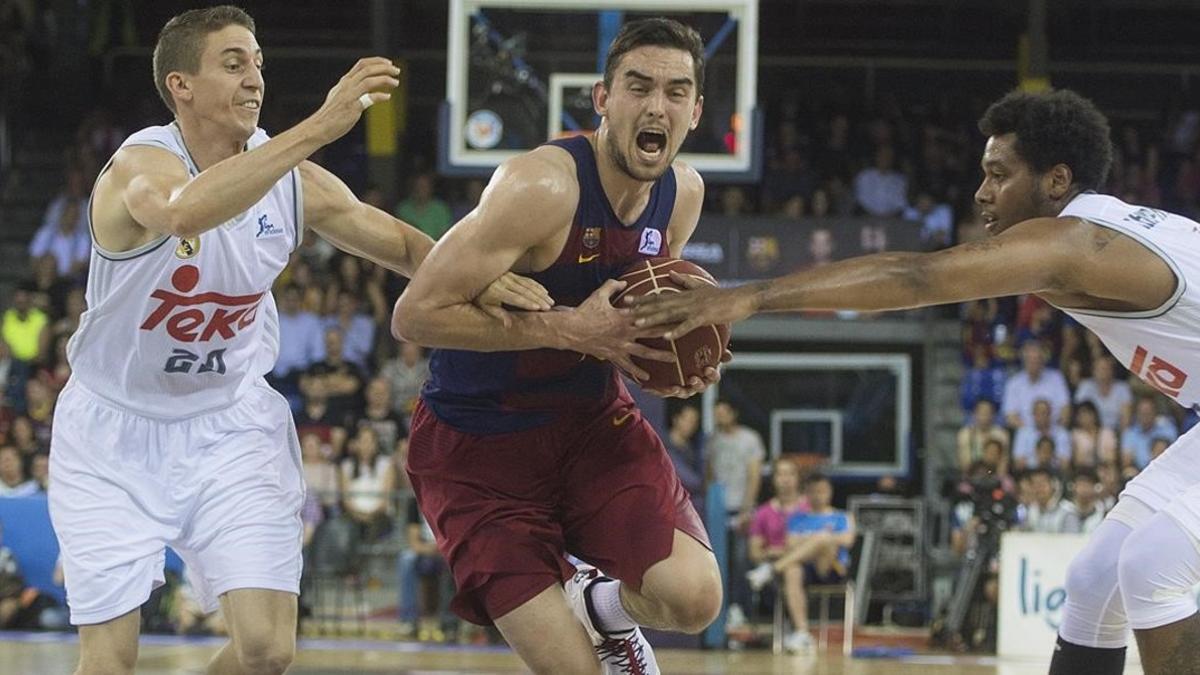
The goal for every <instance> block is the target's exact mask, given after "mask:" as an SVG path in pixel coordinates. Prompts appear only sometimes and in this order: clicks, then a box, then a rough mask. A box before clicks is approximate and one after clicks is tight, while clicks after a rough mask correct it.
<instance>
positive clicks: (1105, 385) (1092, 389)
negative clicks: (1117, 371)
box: [1075, 356, 1133, 431]
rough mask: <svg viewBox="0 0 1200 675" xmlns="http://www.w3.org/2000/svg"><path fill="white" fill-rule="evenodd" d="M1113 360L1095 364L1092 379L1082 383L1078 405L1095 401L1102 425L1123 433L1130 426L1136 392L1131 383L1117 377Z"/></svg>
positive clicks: (1102, 359)
mask: <svg viewBox="0 0 1200 675" xmlns="http://www.w3.org/2000/svg"><path fill="white" fill-rule="evenodd" d="M1114 367H1115V364H1114V363H1113V360H1112V357H1111V356H1103V357H1101V358H1099V359H1096V361H1095V362H1094V363H1093V364H1092V376H1091V377H1089V378H1087V379H1085V380H1084V381H1083V382H1081V383H1079V388H1078V389H1076V390H1075V402H1076V403H1082V402H1084V401H1091V402H1092V403H1093V404H1095V406H1096V411H1097V412H1098V413H1100V425H1101V426H1103V427H1105V428H1107V429H1112V430H1114V431H1119V430H1121V429H1124V428H1125V427H1127V426H1129V419H1130V417H1132V414H1133V392H1132V391H1131V390H1130V389H1129V383H1128V382H1122V381H1121V380H1118V379H1115V378H1114V377H1113V369H1114Z"/></svg>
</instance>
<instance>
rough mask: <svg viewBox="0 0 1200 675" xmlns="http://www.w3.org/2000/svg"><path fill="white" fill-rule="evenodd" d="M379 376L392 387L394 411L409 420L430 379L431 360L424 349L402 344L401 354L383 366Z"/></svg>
mask: <svg viewBox="0 0 1200 675" xmlns="http://www.w3.org/2000/svg"><path fill="white" fill-rule="evenodd" d="M379 376H380V377H382V378H383V379H385V380H387V382H388V384H389V385H390V386H391V389H392V395H391V399H392V409H393V410H395V411H396V412H398V413H400V414H401V415H404V418H405V419H406V420H407V419H408V418H409V416H411V415H412V411H413V408H414V407H416V405H417V398H418V397H419V396H420V395H421V387H422V386H424V384H425V380H426V379H427V378H428V377H429V359H428V358H426V356H425V350H424V348H423V347H421V345H418V344H415V343H412V342H401V343H400V353H399V354H398V355H396V357H395V358H392V359H388V361H387V362H385V363H384V364H383V368H381V369H380V370H379Z"/></svg>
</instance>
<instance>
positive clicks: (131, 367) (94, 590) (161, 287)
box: [49, 5, 550, 675]
mask: <svg viewBox="0 0 1200 675" xmlns="http://www.w3.org/2000/svg"><path fill="white" fill-rule="evenodd" d="M254 31H255V24H254V20H253V19H252V18H251V17H250V16H249V15H248V14H246V13H245V11H243V10H241V9H239V8H236V7H231V6H228V5H225V6H216V7H207V8H204V9H195V10H189V11H186V12H184V13H182V14H180V15H178V16H175V17H173V18H172V19H171V20H170V21H168V22H167V24H166V25H165V26H164V27H163V29H162V31H161V33H160V35H159V38H158V41H157V44H156V46H155V51H154V55H153V59H152V61H153V71H154V80H155V86H156V89H157V90H158V93H159V96H160V97H161V98H162V100H163V102H164V104H165V105H166V106H167V108H168V109H169V110H170V112H171V113H172V114H173V116H174V118H175V119H174V121H173V122H172V123H171V124H169V125H162V126H151V127H147V128H145V129H142V130H140V131H137V132H135V133H134V134H132V135H131V136H130V137H129V138H128V139H126V140H125V141H124V142H123V143H122V144H121V147H120V148H119V149H118V150H117V151H116V153H115V154H114V155H113V157H112V159H111V160H110V161H109V162H108V163H107V164H106V165H105V167H104V169H102V170H101V172H100V176H99V178H98V179H97V181H96V185H95V187H94V189H93V192H92V201H91V207H90V209H89V217H90V221H91V232H92V236H93V242H92V243H93V246H92V256H91V261H90V264H89V269H88V282H87V301H88V309H87V311H86V312H84V314H83V316H82V317H81V319H80V326H79V329H78V330H77V331H76V332H75V334H74V336H73V337H72V339H71V342H70V344H69V346H68V361H69V363H70V366H71V376H70V380H69V381H68V383H67V385H66V387H64V389H63V391H62V393H61V394H60V395H59V397H58V402H57V405H56V408H55V412H54V417H55V421H54V424H53V427H52V439H51V453H50V490H49V507H50V518H51V522H52V523H53V525H54V530H55V534H56V536H57V538H58V542H59V546H60V549H61V551H62V553H63V569H64V573H65V576H66V585H67V598H68V606H69V609H70V615H71V616H70V620H71V623H73V624H75V625H78V626H79V668H78V670H77V673H78V674H79V675H94V674H97V673H105V674H117V675H125V674H128V673H132V672H133V669H134V664H135V662H136V660H137V651H138V630H139V627H140V624H141V621H140V611H139V607H140V606H141V605H142V604H143V603H144V602H145V601H146V599H147V597H148V596H149V594H150V591H151V589H153V588H154V587H155V586H156V585H158V584H161V583H162V569H163V559H164V558H163V556H164V555H165V551H166V548H167V546H168V545H169V546H170V547H171V548H173V549H174V550H175V551H176V552H178V553H179V554H180V557H182V558H183V559H184V562H185V564H186V569H187V572H188V575H189V578H190V580H191V582H192V584H193V585H194V587H195V588H196V591H197V595H198V598H199V599H200V601H201V604H202V606H203V608H204V610H205V611H214V610H216V609H217V607H220V608H221V610H222V612H223V613H224V616H225V618H226V619H227V621H228V624H229V628H230V636H231V640H230V641H229V642H227V643H226V644H225V645H224V646H223V647H221V648H220V650H219V651H218V652H217V654H216V655H215V657H214V658H213V660H212V662H211V663H210V665H209V672H210V673H213V674H214V675H215V674H218V673H219V674H221V675H227V674H228V675H241V674H249V673H254V674H255V675H264V674H271V675H274V674H277V673H282V672H283V671H284V670H286V669H287V667H288V665H289V664H290V663H291V661H292V659H293V655H294V653H295V638H296V614H297V606H296V598H297V595H298V593H299V586H300V571H301V550H300V549H301V542H302V537H303V523H302V520H301V516H300V511H301V506H302V504H303V499H304V486H303V478H302V471H301V462H300V449H299V441H298V440H297V438H296V429H295V426H294V424H293V421H292V414H291V411H290V409H289V408H288V405H287V402H286V401H285V400H284V398H283V397H282V396H280V395H279V394H278V393H277V392H275V391H274V390H273V389H271V388H270V387H269V386H268V385H267V384H266V382H265V379H264V376H265V375H266V374H267V373H268V372H270V370H271V368H272V367H273V366H274V362H275V358H276V356H277V354H278V345H279V323H278V313H277V310H276V305H275V301H274V297H273V295H272V294H271V287H272V286H273V285H274V283H275V281H276V279H277V278H278V276H279V274H280V273H281V272H282V271H283V268H284V266H285V265H286V264H287V263H288V261H289V260H290V259H291V257H292V254H293V253H294V252H295V249H296V247H297V246H298V245H299V244H300V241H301V239H302V237H303V229H304V227H309V228H311V229H313V230H315V231H316V232H317V233H319V234H321V235H322V236H324V237H326V238H328V239H330V240H331V241H332V242H333V243H334V244H335V245H337V246H338V247H340V248H342V249H344V250H347V251H350V252H354V253H355V254H357V255H361V256H365V257H368V258H370V259H372V260H374V261H375V262H377V263H379V264H381V265H384V266H386V267H388V268H389V269H391V270H393V271H395V272H397V273H400V274H403V275H405V276H411V275H412V274H413V273H414V272H415V270H416V268H417V267H418V266H419V265H420V264H421V263H422V262H423V261H424V260H425V257H426V256H427V255H428V253H429V251H430V250H431V249H432V248H433V241H432V240H430V239H429V238H428V237H426V236H425V235H424V234H422V233H420V232H419V231H417V230H416V229H415V228H413V227H411V226H410V225H408V224H406V223H404V222H402V221H398V220H396V219H395V218H393V217H392V216H390V215H389V214H387V213H384V212H382V211H379V210H378V209H375V208H373V207H371V206H369V205H367V204H363V203H362V202H360V201H359V200H358V199H356V198H355V197H354V195H353V193H351V192H350V190H349V189H348V188H347V187H346V186H345V184H343V183H342V181H341V180H339V179H338V178H337V177H335V176H334V175H333V174H331V173H329V172H328V171H326V170H325V169H323V168H321V167H320V166H318V165H317V164H315V163H313V162H311V161H308V160H307V158H308V157H309V156H310V155H312V154H313V153H315V152H316V151H317V150H319V149H320V148H321V147H323V146H325V145H327V144H329V143H331V142H333V141H334V140H336V139H338V138H340V137H342V136H343V135H345V134H346V133H347V132H348V131H349V130H350V129H351V128H352V127H354V126H355V125H356V124H357V123H358V121H359V119H360V118H361V116H362V114H363V111H364V110H365V109H366V108H367V107H369V106H370V105H373V104H374V103H377V102H379V101H382V100H385V99H387V98H389V97H390V94H389V93H388V92H390V91H391V90H393V89H394V88H395V87H397V86H398V84H399V80H398V79H397V75H398V74H399V72H400V71H399V69H398V68H396V67H395V66H394V65H393V64H392V63H391V61H389V60H388V59H385V58H382V57H374V58H365V59H362V60H360V61H358V62H357V63H356V64H355V65H354V66H353V67H352V68H351V69H350V70H349V71H348V72H347V73H346V75H345V76H343V77H342V78H341V79H340V80H339V81H338V83H337V84H336V85H334V86H333V87H332V89H330V91H329V93H328V95H327V96H326V98H325V100H324V103H323V104H322V105H321V107H320V108H319V109H318V110H317V111H316V112H315V113H313V114H312V115H311V116H309V117H307V118H305V119H304V120H302V121H301V122H299V123H298V124H296V125H295V126H293V127H292V128H290V129H288V130H286V131H284V132H283V133H281V134H279V135H278V136H276V137H275V138H271V137H270V136H269V135H268V134H267V133H266V132H265V131H263V130H262V129H260V128H259V127H258V121H259V111H260V108H261V106H262V104H263V101H264V100H265V99H264V91H265V83H264V81H263V70H262V68H263V51H262V49H261V48H260V47H259V45H258V40H257V38H256V37H255V33H254ZM502 278H504V277H502ZM522 281H528V282H529V283H530V284H532V281H529V280H522ZM535 286H536V284H535ZM520 287H521V288H522V289H524V290H525V291H527V292H528V293H527V294H525V293H516V294H513V293H507V292H502V293H501V295H503V296H505V297H508V298H511V300H512V301H515V303H516V304H517V305H518V306H521V307H523V308H525V309H528V310H538V309H543V308H546V309H548V308H549V306H550V305H549V298H548V296H546V295H543V293H544V289H542V291H543V293H538V292H536V288H531V287H530V286H529V285H528V284H520ZM495 290H496V289H495V288H488V289H487V290H485V292H484V293H483V294H482V295H480V296H478V297H477V298H475V299H474V301H476V302H478V303H479V305H478V306H484V305H487V306H489V307H494V308H495V309H496V310H497V311H498V310H499V306H500V304H501V303H502V302H509V301H510V300H502V299H500V298H498V297H496V296H494V295H492V293H493V291H495ZM489 298H491V299H489ZM494 300H498V301H494Z"/></svg>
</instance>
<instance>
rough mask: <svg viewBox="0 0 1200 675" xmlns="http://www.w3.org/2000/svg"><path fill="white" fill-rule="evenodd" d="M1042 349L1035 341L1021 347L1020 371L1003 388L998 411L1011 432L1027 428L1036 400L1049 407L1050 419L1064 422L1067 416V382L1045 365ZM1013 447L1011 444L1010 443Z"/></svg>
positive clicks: (1069, 410) (1027, 341) (1030, 421)
mask: <svg viewBox="0 0 1200 675" xmlns="http://www.w3.org/2000/svg"><path fill="white" fill-rule="evenodd" d="M1046 357H1047V354H1046V348H1045V346H1044V345H1043V344H1042V343H1041V342H1039V341H1037V340H1026V341H1025V342H1024V343H1022V344H1021V363H1022V368H1021V372H1019V373H1017V374H1016V375H1013V376H1012V377H1010V378H1009V379H1008V382H1007V383H1006V384H1005V385H1004V402H1003V404H1002V410H1003V414H1004V419H1005V422H1006V424H1007V426H1009V427H1011V428H1013V429H1020V428H1021V427H1025V426H1030V425H1032V424H1033V423H1034V420H1033V404H1034V402H1035V401H1038V400H1039V399H1041V400H1045V401H1046V402H1048V403H1049V404H1050V414H1051V418H1052V419H1054V420H1055V421H1057V422H1058V423H1060V424H1063V423H1066V422H1067V421H1068V418H1069V417H1070V413H1071V405H1070V404H1071V394H1070V392H1069V391H1068V390H1067V380H1066V378H1064V377H1063V374H1062V373H1061V372H1059V371H1058V370H1057V369H1054V368H1050V367H1048V366H1047V365H1046ZM1014 445H1015V443H1014Z"/></svg>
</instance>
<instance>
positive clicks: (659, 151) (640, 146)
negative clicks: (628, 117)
mask: <svg viewBox="0 0 1200 675" xmlns="http://www.w3.org/2000/svg"><path fill="white" fill-rule="evenodd" d="M666 153H667V132H666V131H665V130H663V129H659V128H655V127H647V128H645V129H640V130H639V131H638V133H637V155H638V159H640V160H642V161H643V162H645V163H647V164H655V163H657V162H658V161H659V160H661V159H662V158H663V157H664V156H665V155H666Z"/></svg>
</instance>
